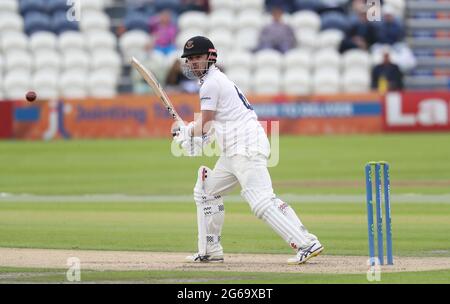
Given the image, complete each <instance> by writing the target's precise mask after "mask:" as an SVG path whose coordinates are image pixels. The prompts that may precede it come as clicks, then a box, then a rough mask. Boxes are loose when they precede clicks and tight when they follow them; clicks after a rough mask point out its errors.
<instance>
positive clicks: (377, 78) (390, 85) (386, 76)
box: [371, 49, 403, 93]
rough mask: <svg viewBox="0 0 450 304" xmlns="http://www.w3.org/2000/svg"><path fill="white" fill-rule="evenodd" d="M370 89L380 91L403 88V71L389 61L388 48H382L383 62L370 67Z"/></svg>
mask: <svg viewBox="0 0 450 304" xmlns="http://www.w3.org/2000/svg"><path fill="white" fill-rule="evenodd" d="M371 87H372V89H374V90H377V91H378V92H380V93H385V92H387V91H398V90H402V89H403V73H402V72H401V70H400V68H399V66H398V65H396V64H395V63H393V62H391V59H390V55H389V49H384V53H383V62H382V63H381V64H378V65H376V66H374V67H373V69H372V85H371Z"/></svg>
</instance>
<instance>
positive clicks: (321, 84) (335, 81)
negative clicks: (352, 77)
mask: <svg viewBox="0 0 450 304" xmlns="http://www.w3.org/2000/svg"><path fill="white" fill-rule="evenodd" d="M339 79H340V75H339V70H338V69H333V68H320V69H317V70H315V72H314V75H313V92H314V93H315V94H336V93H339V92H340V83H339V82H340V80H339Z"/></svg>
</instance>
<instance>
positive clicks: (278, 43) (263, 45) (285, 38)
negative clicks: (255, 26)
mask: <svg viewBox="0 0 450 304" xmlns="http://www.w3.org/2000/svg"><path fill="white" fill-rule="evenodd" d="M271 13H272V18H273V20H272V22H271V23H270V24H268V25H266V26H265V27H264V28H263V29H262V31H261V33H260V34H259V40H258V46H257V48H256V50H262V49H267V48H270V49H274V50H277V51H279V52H281V53H285V52H287V51H289V50H290V49H293V48H295V47H296V45H297V41H296V39H295V34H294V31H293V30H292V28H291V27H290V26H289V25H287V24H286V23H284V22H283V21H282V20H281V17H282V16H283V13H284V11H283V9H282V8H281V7H278V6H274V7H273V8H272V10H271Z"/></svg>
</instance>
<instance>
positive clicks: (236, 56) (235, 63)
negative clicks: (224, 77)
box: [226, 50, 253, 70]
mask: <svg viewBox="0 0 450 304" xmlns="http://www.w3.org/2000/svg"><path fill="white" fill-rule="evenodd" d="M226 68H227V70H228V69H230V70H232V69H238V68H242V69H245V70H251V69H252V68H253V54H252V53H250V52H248V51H245V50H235V51H232V52H230V53H229V54H228V57H227V65H226Z"/></svg>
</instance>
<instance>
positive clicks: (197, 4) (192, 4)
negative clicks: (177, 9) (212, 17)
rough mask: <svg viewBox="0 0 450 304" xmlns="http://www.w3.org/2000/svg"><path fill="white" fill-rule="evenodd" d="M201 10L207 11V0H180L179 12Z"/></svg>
mask: <svg viewBox="0 0 450 304" xmlns="http://www.w3.org/2000/svg"><path fill="white" fill-rule="evenodd" d="M186 11H201V12H205V13H209V1H208V0H181V12H186Z"/></svg>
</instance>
